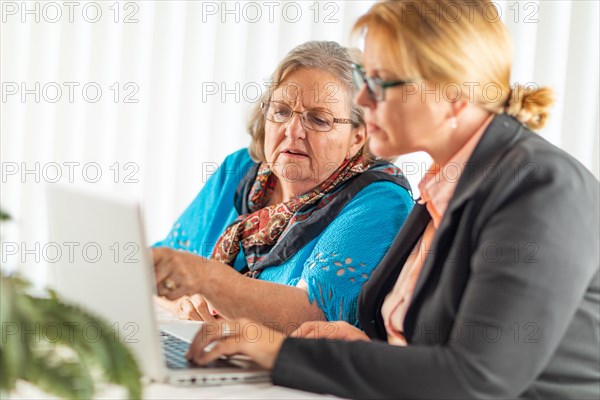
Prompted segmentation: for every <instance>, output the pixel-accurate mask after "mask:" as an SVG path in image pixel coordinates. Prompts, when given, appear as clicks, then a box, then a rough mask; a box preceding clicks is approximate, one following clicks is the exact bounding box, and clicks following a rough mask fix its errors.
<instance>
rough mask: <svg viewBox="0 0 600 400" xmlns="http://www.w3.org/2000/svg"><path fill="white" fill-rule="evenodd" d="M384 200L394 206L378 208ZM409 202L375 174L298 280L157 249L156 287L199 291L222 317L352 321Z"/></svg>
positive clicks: (291, 323)
mask: <svg viewBox="0 0 600 400" xmlns="http://www.w3.org/2000/svg"><path fill="white" fill-rule="evenodd" d="M382 205H385V206H386V207H390V208H391V209H393V210H394V212H393V213H390V214H391V215H390V214H386V213H382V212H381V207H382ZM411 206H412V199H410V196H409V195H408V193H407V192H406V190H405V189H403V188H401V187H399V186H397V185H395V184H393V183H390V182H377V183H373V184H371V185H369V186H367V187H366V188H365V189H363V190H362V191H361V192H360V193H358V194H357V195H356V196H355V198H354V199H353V200H352V201H351V202H350V203H348V205H347V206H346V207H345V208H344V209H343V210H342V212H341V213H340V215H339V216H338V217H337V218H336V219H335V220H334V221H333V222H332V223H331V224H330V225H329V226H328V227H327V228H326V230H325V231H324V232H323V233H322V234H321V236H320V237H319V238H318V239H317V241H316V244H315V245H314V248H313V249H312V251H311V252H310V254H309V256H308V258H307V259H306V260H305V261H304V272H303V273H302V278H303V282H305V284H304V285H300V286H301V287H303V288H301V287H294V286H287V285H283V284H278V283H273V282H267V281H264V280H260V279H250V278H247V277H245V276H243V275H240V274H239V273H238V272H237V271H235V270H233V269H232V268H231V267H229V266H227V265H225V264H222V263H218V262H216V261H214V260H206V259H204V258H201V257H198V256H195V255H192V254H189V253H184V252H174V251H169V250H167V249H154V258H155V264H156V266H157V281H158V282H159V285H158V288H159V294H165V295H166V296H168V298H171V299H174V298H178V297H179V296H182V295H185V294H188V295H190V294H192V293H195V292H198V293H200V294H201V295H202V296H203V297H204V298H205V299H206V300H207V301H208V302H209V303H210V304H211V306H212V307H214V308H215V309H216V310H217V311H218V313H219V315H221V316H223V317H224V318H226V319H237V318H241V317H245V318H249V319H252V320H255V321H258V322H261V323H263V324H267V325H269V326H271V325H272V326H275V327H277V329H279V330H282V331H285V332H286V333H291V332H292V331H293V330H295V329H296V328H298V326H299V325H300V324H301V323H303V322H306V321H324V320H328V319H331V320H338V319H342V320H347V321H348V322H350V323H352V324H356V323H357V317H356V301H357V298H358V293H359V291H360V288H361V286H362V284H363V283H364V282H365V281H366V279H367V278H368V277H369V276H370V274H371V272H372V270H373V269H374V268H375V267H376V266H377V264H378V263H379V261H380V260H381V258H382V257H383V255H384V254H385V252H386V251H387V249H388V248H389V246H390V244H391V242H392V240H393V238H394V237H395V235H396V233H397V232H398V230H399V229H400V226H401V225H402V223H403V222H404V219H405V218H406V215H407V214H408V212H409V210H410V208H411ZM274 268H286V266H285V265H283V266H281V267H274ZM159 270H163V271H159ZM167 276H170V278H171V279H173V280H176V281H177V282H178V285H179V286H181V288H180V289H179V290H174V291H167V290H166V288H165V287H162V288H161V284H160V282H161V279H160V278H161V277H165V278H166V277H167Z"/></svg>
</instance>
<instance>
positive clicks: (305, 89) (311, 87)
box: [271, 70, 350, 109]
mask: <svg viewBox="0 0 600 400" xmlns="http://www.w3.org/2000/svg"><path fill="white" fill-rule="evenodd" d="M271 99H272V100H276V101H283V102H285V103H288V104H290V105H295V104H296V103H301V104H302V105H303V106H305V107H307V108H317V107H319V108H328V109H336V108H339V107H341V108H343V107H345V105H346V103H348V102H349V101H350V97H349V94H348V90H347V88H346V87H344V86H343V85H342V84H341V83H340V81H339V80H338V79H336V78H335V77H334V76H333V75H331V74H329V73H327V72H325V71H314V70H311V71H296V72H293V73H291V74H289V76H287V77H286V78H285V79H284V80H283V81H282V82H281V83H280V84H279V85H278V86H277V87H276V88H275V89H274V91H273V95H272V96H271Z"/></svg>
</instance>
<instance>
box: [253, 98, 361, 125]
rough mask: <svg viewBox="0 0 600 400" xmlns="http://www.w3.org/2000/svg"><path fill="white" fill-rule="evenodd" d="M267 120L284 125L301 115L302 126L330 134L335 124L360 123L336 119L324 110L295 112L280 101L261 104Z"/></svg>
mask: <svg viewBox="0 0 600 400" xmlns="http://www.w3.org/2000/svg"><path fill="white" fill-rule="evenodd" d="M260 107H261V108H262V110H263V115H264V116H265V118H266V119H267V120H269V121H271V122H275V123H278V124H284V123H286V122H288V121H289V120H291V119H292V117H293V116H294V114H300V122H301V123H302V126H303V127H305V128H306V129H309V130H311V131H317V132H329V131H330V130H332V129H333V124H352V125H353V126H354V127H357V126H358V125H359V123H358V122H355V121H352V120H351V119H348V118H336V117H334V116H333V115H332V114H331V113H329V112H327V111H322V110H312V109H311V110H304V111H294V110H293V109H292V107H290V106H289V105H287V104H285V103H282V102H280V101H267V102H265V103H260Z"/></svg>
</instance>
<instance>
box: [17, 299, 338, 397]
mask: <svg viewBox="0 0 600 400" xmlns="http://www.w3.org/2000/svg"><path fill="white" fill-rule="evenodd" d="M156 311H157V314H156V316H157V320H158V322H159V324H165V323H167V324H173V323H176V321H177V319H176V318H174V316H173V314H172V313H170V312H169V311H167V310H166V309H162V308H161V307H157V308H156ZM180 323H181V324H182V325H191V324H200V323H193V322H191V321H180ZM188 328H190V327H189V326H188ZM96 397H97V398H102V399H125V398H126V393H125V391H124V389H123V388H121V387H117V386H106V387H104V388H99V389H98V391H97V393H96ZM143 397H144V399H156V400H159V399H161V400H162V399H326V398H329V399H331V398H336V397H333V396H323V395H318V394H315V393H309V392H302V391H298V390H293V389H287V388H283V387H280V386H275V385H273V384H271V383H249V384H242V385H223V386H195V387H178V386H171V385H166V384H159V383H150V384H146V385H145V387H144V392H143ZM8 398H9V399H11V400H13V399H54V398H56V397H53V396H50V395H48V394H46V393H44V392H41V391H40V390H39V389H37V388H36V387H34V386H32V385H30V384H29V383H27V382H19V383H18V384H17V390H16V391H15V392H13V393H11V394H10V395H9V397H8Z"/></svg>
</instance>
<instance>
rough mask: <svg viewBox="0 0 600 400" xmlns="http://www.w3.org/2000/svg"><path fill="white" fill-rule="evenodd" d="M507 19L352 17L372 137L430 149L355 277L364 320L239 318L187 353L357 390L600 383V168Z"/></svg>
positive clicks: (472, 12)
mask: <svg viewBox="0 0 600 400" xmlns="http://www.w3.org/2000/svg"><path fill="white" fill-rule="evenodd" d="M448 10H450V11H451V12H452V13H450V11H448ZM457 15H460V16H461V17H460V18H458V17H457ZM496 17H498V15H497V14H496V9H495V8H494V5H493V4H492V3H491V2H490V1H450V0H435V1H414V0H411V1H385V2H381V3H377V4H376V5H374V6H373V7H372V9H371V10H370V11H369V12H368V13H367V14H366V15H364V16H363V17H361V18H360V19H359V20H358V22H357V23H356V25H355V29H356V30H359V31H363V30H364V31H366V40H365V54H364V60H363V62H362V65H360V66H359V65H357V66H356V78H357V79H356V80H357V84H358V86H359V87H360V91H359V93H358V95H357V96H356V98H355V100H356V102H357V103H358V104H359V105H362V106H363V107H364V108H365V120H366V123H367V128H368V132H369V135H370V138H371V142H370V149H371V150H372V151H373V153H374V154H376V155H379V156H382V157H386V156H391V155H398V154H405V153H410V152H413V151H426V152H428V153H429V154H430V155H431V157H432V158H433V164H432V166H431V168H430V170H429V171H428V172H427V174H426V175H425V176H424V178H423V180H422V181H421V183H420V190H421V199H420V201H419V204H418V205H416V206H415V208H414V209H413V211H412V212H411V214H410V215H409V217H408V219H407V221H406V223H405V225H404V226H403V227H402V229H401V230H400V232H399V233H398V235H397V236H396V239H395V240H394V242H393V243H392V246H391V248H390V250H388V252H387V254H386V255H385V256H384V258H383V260H382V261H381V263H380V264H379V266H378V268H377V269H376V271H375V273H374V274H373V276H372V278H371V279H370V281H369V282H368V283H367V284H366V285H365V286H364V287H363V290H362V292H361V295H360V298H359V316H360V323H361V325H362V326H363V327H364V328H365V332H364V333H363V332H361V331H359V330H358V329H356V328H354V327H352V326H350V325H349V324H346V323H341V322H340V323H329V324H328V323H318V322H316V323H307V324H304V325H302V326H301V327H300V329H299V330H298V331H297V332H296V333H295V334H294V335H293V336H296V337H291V338H285V337H284V336H283V335H281V334H278V333H275V332H269V330H268V328H266V327H263V329H264V330H263V334H262V335H261V339H260V340H258V341H254V342H252V341H250V340H247V339H248V338H245V337H244V334H245V333H244V329H243V324H246V323H249V321H246V320H242V321H236V323H235V324H234V323H231V324H229V325H228V326H227V329H228V330H227V332H228V333H229V335H228V336H222V335H221V332H222V330H223V328H222V327H221V326H220V325H217V326H216V328H217V329H214V330H213V332H214V333H213V332H211V333H210V334H209V333H208V332H207V331H203V332H200V333H199V334H198V336H197V337H196V339H195V341H194V343H193V344H192V346H191V349H190V351H189V353H188V357H189V358H190V359H192V360H194V361H196V362H198V363H204V362H207V361H210V360H212V359H214V358H215V357H218V356H220V355H222V354H237V353H242V354H246V355H248V356H250V357H251V358H253V359H254V360H256V361H257V362H259V363H260V364H262V365H263V366H265V367H266V368H270V369H272V371H273V372H272V376H273V381H274V383H276V384H280V385H284V386H289V387H293V388H299V389H304V390H310V391H315V392H326V393H332V394H335V395H338V396H342V397H352V398H396V399H400V398H410V399H416V398H423V399H432V398H444V399H447V398H461V399H462V398H577V399H582V398H593V399H598V398H599V397H600V385H599V382H600V346H598V343H599V341H600V337H599V335H600V329H599V327H600V278H599V266H600V256H599V249H598V242H599V232H598V225H599V218H600V215H599V213H600V204H599V195H598V193H599V190H598V189H599V185H598V180H597V179H595V178H594V177H593V176H592V174H591V173H590V172H589V171H588V170H586V169H585V168H584V167H583V166H582V165H581V164H580V163H579V162H578V161H576V160H575V159H574V158H573V157H571V156H570V155H568V154H566V153H565V152H564V151H562V150H560V149H558V148H557V147H555V146H553V145H552V144H550V143H549V142H547V141H546V140H545V139H544V138H543V137H541V136H539V135H538V134H536V133H534V132H532V129H538V128H541V127H542V126H543V125H544V123H545V122H546V120H547V118H548V109H549V106H550V105H551V103H552V92H551V91H550V90H549V89H547V88H539V89H529V90H526V89H524V88H522V87H521V86H516V87H513V88H511V87H510V82H509V76H510V69H511V52H510V42H509V36H508V33H507V31H506V28H505V27H504V25H503V24H502V23H501V22H499V18H496ZM486 85H488V87H489V86H490V85H494V86H495V87H497V88H499V93H500V95H498V96H494V97H492V96H491V95H490V94H488V93H486V92H485V90H484V88H486ZM442 89H443V91H441V90H442ZM436 93H437V94H438V96H436V95H435V94H436ZM573 134H576V132H573ZM386 212H389V210H387V211H386ZM236 327H237V329H236ZM240 327H242V328H240ZM267 333H268V334H267ZM302 336H304V338H303V337H302ZM315 338H317V339H320V340H314V339H315ZM332 339H335V340H332ZM213 341H217V342H218V343H217V345H216V346H215V347H214V349H212V350H211V351H206V352H205V351H204V350H203V349H204V346H205V345H206V344H207V343H209V342H213Z"/></svg>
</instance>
